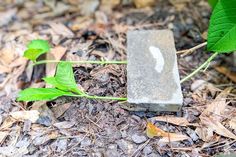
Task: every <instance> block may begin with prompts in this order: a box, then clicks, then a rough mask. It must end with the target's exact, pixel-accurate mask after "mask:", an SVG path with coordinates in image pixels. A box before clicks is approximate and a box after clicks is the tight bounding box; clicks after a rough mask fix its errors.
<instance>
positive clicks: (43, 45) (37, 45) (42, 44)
mask: <svg viewBox="0 0 236 157" xmlns="http://www.w3.org/2000/svg"><path fill="white" fill-rule="evenodd" d="M27 48H28V49H41V50H42V52H44V53H46V52H48V51H49V50H50V46H49V44H48V41H47V40H42V39H37V40H32V41H31V42H30V43H29V44H28V45H27Z"/></svg>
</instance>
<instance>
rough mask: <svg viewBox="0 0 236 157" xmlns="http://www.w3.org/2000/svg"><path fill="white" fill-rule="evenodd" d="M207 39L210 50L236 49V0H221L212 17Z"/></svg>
mask: <svg viewBox="0 0 236 157" xmlns="http://www.w3.org/2000/svg"><path fill="white" fill-rule="evenodd" d="M207 40H208V41H207V49H208V50H209V51H214V52H219V53H227V52H231V51H234V50H236V42H235V41H236V0H219V2H218V3H217V5H216V6H215V9H214V11H213V13H212V16H211V19H210V26H209V30H208V39H207Z"/></svg>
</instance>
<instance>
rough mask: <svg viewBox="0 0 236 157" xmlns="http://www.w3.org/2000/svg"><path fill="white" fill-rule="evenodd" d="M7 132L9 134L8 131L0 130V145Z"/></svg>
mask: <svg viewBox="0 0 236 157" xmlns="http://www.w3.org/2000/svg"><path fill="white" fill-rule="evenodd" d="M8 134H9V133H8V132H3V131H0V145H1V144H2V142H3V141H4V140H5V139H6V137H7V135H8Z"/></svg>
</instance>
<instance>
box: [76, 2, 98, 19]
mask: <svg viewBox="0 0 236 157" xmlns="http://www.w3.org/2000/svg"><path fill="white" fill-rule="evenodd" d="M99 3H100V2H99V0H86V1H84V0H82V1H81V2H80V5H79V10H80V13H81V14H83V15H87V16H88V15H91V14H93V13H94V12H95V11H96V9H97V8H98V6H99Z"/></svg>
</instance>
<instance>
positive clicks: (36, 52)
mask: <svg viewBox="0 0 236 157" xmlns="http://www.w3.org/2000/svg"><path fill="white" fill-rule="evenodd" d="M41 54H43V53H42V50H41V49H27V50H26V51H25V52H24V57H26V58H28V59H30V60H32V61H35V60H36V59H37V58H38V57H39V56H40V55H41Z"/></svg>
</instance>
